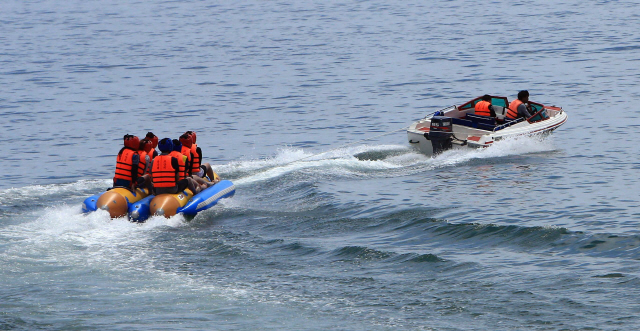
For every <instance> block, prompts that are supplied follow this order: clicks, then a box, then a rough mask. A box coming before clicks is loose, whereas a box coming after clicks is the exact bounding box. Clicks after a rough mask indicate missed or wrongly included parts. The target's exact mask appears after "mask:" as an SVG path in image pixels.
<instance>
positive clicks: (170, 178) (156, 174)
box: [151, 155, 178, 187]
mask: <svg viewBox="0 0 640 331" xmlns="http://www.w3.org/2000/svg"><path fill="white" fill-rule="evenodd" d="M173 158H174V157H172V156H171V155H158V156H156V157H155V158H154V159H153V168H152V169H151V174H152V176H151V181H152V182H153V186H154V187H175V186H177V185H178V183H177V182H176V172H177V171H178V169H174V168H173V165H171V159H173Z"/></svg>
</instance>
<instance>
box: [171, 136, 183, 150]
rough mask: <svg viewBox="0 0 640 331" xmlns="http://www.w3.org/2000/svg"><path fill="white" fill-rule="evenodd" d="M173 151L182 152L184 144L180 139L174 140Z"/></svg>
mask: <svg viewBox="0 0 640 331" xmlns="http://www.w3.org/2000/svg"><path fill="white" fill-rule="evenodd" d="M173 150H174V151H176V152H181V151H182V143H181V142H180V140H178V139H173Z"/></svg>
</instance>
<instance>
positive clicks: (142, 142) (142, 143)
mask: <svg viewBox="0 0 640 331" xmlns="http://www.w3.org/2000/svg"><path fill="white" fill-rule="evenodd" d="M150 143H151V142H150V141H149V140H147V138H144V139H142V140H140V145H139V146H138V150H139V151H144V150H145V148H146V147H147V145H148V144H150Z"/></svg>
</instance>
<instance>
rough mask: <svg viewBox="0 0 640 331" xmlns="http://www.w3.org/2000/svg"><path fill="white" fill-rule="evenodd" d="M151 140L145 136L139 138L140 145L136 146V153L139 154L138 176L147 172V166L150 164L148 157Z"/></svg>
mask: <svg viewBox="0 0 640 331" xmlns="http://www.w3.org/2000/svg"><path fill="white" fill-rule="evenodd" d="M150 147H151V141H149V140H148V139H147V138H144V139H142V140H140V147H138V155H140V164H139V165H138V177H140V176H142V175H144V174H147V173H149V170H150V168H149V166H150V165H151V157H149V154H148V153H149V151H150V150H151V148H150Z"/></svg>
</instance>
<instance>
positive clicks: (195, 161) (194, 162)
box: [191, 144, 202, 174]
mask: <svg viewBox="0 0 640 331" xmlns="http://www.w3.org/2000/svg"><path fill="white" fill-rule="evenodd" d="M201 152H202V151H201ZM191 155H192V159H191V173H192V174H195V173H196V172H198V171H200V163H201V162H202V160H201V159H200V154H198V145H196V144H191Z"/></svg>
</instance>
